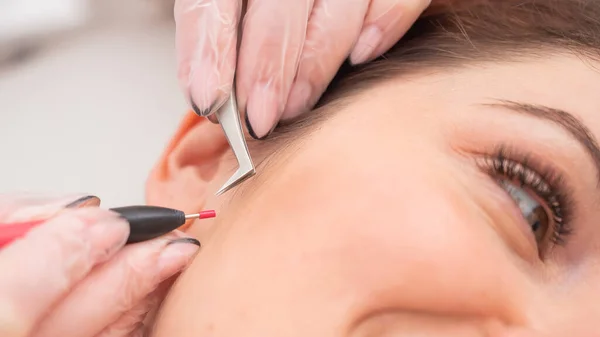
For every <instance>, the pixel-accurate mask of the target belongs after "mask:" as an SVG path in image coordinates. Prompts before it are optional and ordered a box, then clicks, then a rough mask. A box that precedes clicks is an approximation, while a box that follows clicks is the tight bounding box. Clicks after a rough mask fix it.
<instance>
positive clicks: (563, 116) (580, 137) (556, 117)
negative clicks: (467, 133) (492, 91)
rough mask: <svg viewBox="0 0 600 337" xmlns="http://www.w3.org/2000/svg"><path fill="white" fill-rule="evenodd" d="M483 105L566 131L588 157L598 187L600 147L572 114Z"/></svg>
mask: <svg viewBox="0 0 600 337" xmlns="http://www.w3.org/2000/svg"><path fill="white" fill-rule="evenodd" d="M483 105H484V106H489V107H496V108H503V110H505V111H512V112H517V113H522V114H526V115H528V116H532V117H536V118H538V119H541V120H544V121H547V122H551V123H553V124H555V125H558V126H559V127H561V128H562V129H564V130H565V131H567V132H568V133H569V134H570V135H571V136H572V137H573V138H574V139H576V140H577V142H578V143H579V144H580V145H581V146H582V147H583V148H584V149H585V151H586V152H587V153H588V154H589V155H590V157H591V159H592V161H593V162H594V164H595V168H596V180H597V186H598V187H600V146H599V145H598V142H597V140H596V138H595V137H594V135H593V134H592V132H591V131H590V130H589V128H588V127H587V126H586V125H585V124H584V123H583V122H581V121H580V120H579V119H577V118H576V117H575V116H574V115H573V114H571V113H568V112H566V111H563V110H560V109H556V108H550V107H546V106H542V105H534V104H529V103H521V102H514V101H510V100H497V102H496V103H487V104H483Z"/></svg>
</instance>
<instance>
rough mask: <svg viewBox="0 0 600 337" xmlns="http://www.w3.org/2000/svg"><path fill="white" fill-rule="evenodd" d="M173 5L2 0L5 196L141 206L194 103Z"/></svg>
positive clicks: (147, 0)
mask: <svg viewBox="0 0 600 337" xmlns="http://www.w3.org/2000/svg"><path fill="white" fill-rule="evenodd" d="M174 34H175V29H174V23H173V0H127V1H122V0H0V126H1V127H0V155H1V157H0V162H1V164H2V165H1V166H0V167H1V171H0V173H1V174H0V192H2V193H6V192H38V193H44V194H46V193H51V194H55V193H72V192H84V193H92V194H96V195H98V196H100V197H101V198H102V199H103V205H105V206H108V207H111V206H117V205H125V204H138V203H142V202H143V201H144V183H145V180H146V177H147V175H148V172H149V170H150V169H151V168H152V166H153V165H154V163H155V162H156V160H157V158H158V156H159V155H160V153H161V151H162V149H163V147H164V146H165V144H166V142H167V141H168V139H169V138H170V136H171V135H172V134H173V133H174V131H175V128H176V127H177V125H178V123H179V120H180V119H181V117H182V116H183V114H184V113H185V110H186V108H187V104H186V102H185V101H184V99H183V95H182V94H181V93H180V90H179V87H178V83H177V77H176V75H177V72H176V62H175V61H176V57H175V45H174V43H175V42H174V41H175V39H174Z"/></svg>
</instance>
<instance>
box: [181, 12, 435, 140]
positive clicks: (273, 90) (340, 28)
mask: <svg viewBox="0 0 600 337" xmlns="http://www.w3.org/2000/svg"><path fill="white" fill-rule="evenodd" d="M430 2H431V0H248V1H247V9H246V11H245V15H244V18H243V24H242V25H241V26H242V28H243V37H242V39H241V45H240V50H239V56H238V58H237V59H236V55H237V54H236V51H237V49H236V39H237V33H238V28H237V27H238V21H239V18H240V13H242V8H241V7H242V0H177V1H176V4H175V19H176V22H177V50H178V56H179V78H180V81H181V83H182V85H183V88H184V91H185V92H186V93H187V94H188V95H189V97H188V98H189V99H190V101H191V103H192V107H193V108H194V110H195V111H196V113H197V114H199V115H201V116H209V115H210V114H212V113H213V112H215V111H216V110H217V109H218V108H219V107H220V106H221V105H222V104H223V103H224V102H225V100H226V98H227V96H228V94H229V92H230V90H231V88H232V84H233V77H234V71H235V70H236V62H237V74H236V82H237V83H236V94H237V98H238V106H239V108H240V110H241V111H246V123H247V124H248V125H249V131H250V134H251V135H252V136H253V137H254V138H259V139H260V138H264V137H266V136H267V135H268V134H269V133H270V132H271V131H272V130H273V128H274V127H275V126H276V124H277V123H278V122H279V120H280V119H289V118H293V117H296V116H298V115H299V114H301V113H303V112H305V111H307V110H309V109H310V108H312V107H313V106H314V104H316V102H317V101H318V99H319V97H320V96H321V95H322V94H323V92H324V91H325V88H327V85H329V83H330V82H331V80H332V79H333V77H334V75H335V74H336V72H337V71H338V69H339V67H340V66H341V65H342V63H343V62H344V61H345V60H346V58H348V56H350V61H351V62H352V63H354V64H359V63H363V62H366V61H369V60H372V59H373V58H375V57H377V56H379V55H381V54H383V53H384V52H385V51H387V50H388V49H389V48H391V47H392V46H393V45H394V44H395V43H396V42H397V41H398V40H399V39H400V38H401V37H402V35H404V33H405V32H406V31H407V30H408V29H409V28H410V26H411V25H412V24H413V23H414V22H415V21H416V19H417V18H418V16H419V15H420V14H421V13H422V12H423V11H424V10H425V9H426V8H427V6H428V5H429V4H430ZM244 4H246V1H244Z"/></svg>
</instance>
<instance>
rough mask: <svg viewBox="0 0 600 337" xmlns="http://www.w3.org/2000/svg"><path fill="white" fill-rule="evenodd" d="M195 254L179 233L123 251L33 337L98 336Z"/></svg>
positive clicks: (81, 286) (83, 284)
mask: <svg viewBox="0 0 600 337" xmlns="http://www.w3.org/2000/svg"><path fill="white" fill-rule="evenodd" d="M199 248H200V243H199V242H198V240H196V239H192V238H189V237H185V236H183V234H182V233H179V234H175V233H172V234H170V235H168V236H167V237H165V238H159V239H155V240H152V241H148V242H142V243H139V244H135V245H130V246H127V247H125V248H124V249H122V250H121V251H120V252H119V253H118V254H117V255H116V256H115V257H114V258H113V259H111V260H110V261H109V262H107V263H105V264H104V265H102V266H99V267H98V268H96V269H95V270H93V271H92V273H90V275H89V276H88V277H86V278H85V279H84V280H83V281H81V283H80V284H79V285H77V287H76V288H74V289H73V290H72V291H71V292H70V293H69V295H68V296H67V297H66V298H65V299H63V300H62V301H61V302H60V303H59V304H58V305H57V306H55V307H54V308H53V310H52V312H51V313H50V314H49V315H48V316H47V317H45V318H44V320H43V321H42V322H41V324H40V325H39V326H38V328H37V329H36V332H35V334H34V336H39V337H42V336H43V337H59V336H71V337H77V336H80V337H87V336H94V335H96V334H98V333H100V332H101V331H102V330H103V329H104V328H105V327H107V326H109V325H111V324H112V323H113V322H115V321H117V320H118V319H119V317H121V316H123V315H124V314H125V313H127V312H129V311H130V310H132V309H133V308H135V307H136V305H137V304H138V303H140V302H142V301H143V300H144V299H145V298H146V297H147V296H148V295H149V294H150V293H152V292H153V291H154V290H156V289H157V287H158V286H159V284H160V283H161V282H162V281H164V280H166V279H167V278H169V277H171V276H173V275H174V274H176V273H178V272H180V271H181V270H182V269H183V268H184V267H185V266H187V264H188V263H189V262H190V261H191V259H192V257H193V256H194V255H195V254H196V252H197V251H198V249H199Z"/></svg>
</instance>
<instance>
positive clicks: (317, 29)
mask: <svg viewBox="0 0 600 337" xmlns="http://www.w3.org/2000/svg"><path fill="white" fill-rule="evenodd" d="M368 6H369V3H368V1H356V0H354V1H348V0H317V2H316V3H315V5H314V7H313V10H312V14H311V16H310V21H309V22H308V29H307V32H306V41H305V42H304V47H303V48H302V54H301V56H300V65H299V67H298V73H297V75H296V79H295V80H294V84H293V85H292V89H291V91H290V95H289V97H288V100H287V104H286V107H285V110H284V112H283V116H282V119H289V118H294V117H296V116H298V115H299V114H301V113H303V112H305V111H307V110H308V109H310V108H312V107H313V106H314V105H315V103H316V102H317V100H318V99H319V97H320V96H321V94H323V92H324V91H325V88H327V86H328V85H329V82H331V80H332V79H333V77H334V76H335V74H336V73H337V71H338V69H339V68H340V66H341V65H342V63H343V62H344V61H345V59H346V58H347V57H348V54H349V53H350V50H351V49H352V47H353V46H354V44H355V43H356V38H357V37H358V34H359V33H360V29H361V28H362V22H363V19H364V17H365V15H366V13H367V9H368Z"/></svg>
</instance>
